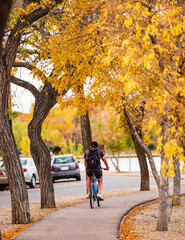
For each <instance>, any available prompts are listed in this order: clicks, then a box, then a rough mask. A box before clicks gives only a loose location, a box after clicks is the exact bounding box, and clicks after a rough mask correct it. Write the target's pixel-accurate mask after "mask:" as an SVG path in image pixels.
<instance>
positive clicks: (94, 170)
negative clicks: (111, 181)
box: [84, 141, 109, 201]
mask: <svg viewBox="0 0 185 240" xmlns="http://www.w3.org/2000/svg"><path fill="white" fill-rule="evenodd" d="M92 151H93V152H98V156H99V161H97V162H98V164H97V166H96V167H95V168H94V167H93V168H92V167H90V166H89V165H88V157H89V154H90V152H92ZM100 159H102V160H103V162H104V163H105V166H106V168H105V170H109V165H108V162H107V160H106V158H105V156H104V153H103V152H102V151H101V150H99V149H98V143H97V142H96V141H93V142H92V143H91V148H90V149H89V150H86V151H85V154H84V164H85V168H86V173H87V197H86V198H87V199H88V198H89V197H90V195H89V194H90V188H91V178H92V173H95V175H96V178H97V180H98V193H97V198H98V199H99V200H101V201H103V200H104V199H103V197H102V195H101V190H102V187H103V175H102V169H101V162H100Z"/></svg>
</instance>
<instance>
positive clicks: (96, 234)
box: [14, 190, 158, 240]
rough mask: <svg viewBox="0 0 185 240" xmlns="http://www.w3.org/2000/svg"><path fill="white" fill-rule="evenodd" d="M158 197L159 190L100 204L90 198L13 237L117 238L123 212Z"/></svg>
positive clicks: (62, 239) (28, 239)
mask: <svg viewBox="0 0 185 240" xmlns="http://www.w3.org/2000/svg"><path fill="white" fill-rule="evenodd" d="M157 197H158V192H157V190H153V191H147V192H135V193H130V194H126V195H123V196H118V197H110V198H105V200H104V201H103V202H102V203H101V207H100V208H98V207H95V208H94V209H90V206H89V201H88V200H86V201H84V202H83V203H78V204H75V205H73V206H70V207H66V208H63V209H61V210H59V211H57V212H54V213H52V214H50V215H48V216H45V217H43V218H42V219H41V220H39V221H37V222H36V223H34V224H33V225H32V226H31V227H29V228H27V229H25V230H24V231H23V232H21V233H20V234H19V235H18V236H17V237H16V238H14V239H21V240H37V239H38V240H46V239H47V240H115V239H118V238H119V226H120V221H121V219H122V216H123V215H124V214H126V213H127V212H128V211H129V210H130V209H131V208H133V207H134V206H135V205H137V204H140V203H143V202H145V201H149V200H152V199H155V198H157Z"/></svg>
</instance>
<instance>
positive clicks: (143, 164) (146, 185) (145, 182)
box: [132, 136, 150, 191]
mask: <svg viewBox="0 0 185 240" xmlns="http://www.w3.org/2000/svg"><path fill="white" fill-rule="evenodd" d="M132 138H133V141H134V145H135V150H136V154H137V157H138V160H139V166H140V173H141V184H140V191H149V190H150V177H149V171H148V165H147V160H146V156H145V152H144V151H143V149H142V148H141V147H140V145H139V144H138V142H137V140H136V139H135V137H134V136H133V137H132Z"/></svg>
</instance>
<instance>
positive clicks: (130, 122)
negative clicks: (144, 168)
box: [124, 104, 160, 189]
mask: <svg viewBox="0 0 185 240" xmlns="http://www.w3.org/2000/svg"><path fill="white" fill-rule="evenodd" d="M124 114H125V117H126V119H127V123H128V125H129V128H130V131H131V134H133V135H134V137H135V140H136V141H137V143H138V144H139V146H140V147H141V148H142V149H143V150H144V152H145V153H146V155H147V157H148V160H149V163H150V167H151V170H152V173H153V176H154V179H155V181H156V184H157V187H158V189H159V188H160V177H159V174H158V172H157V169H156V166H155V162H154V159H153V156H152V153H151V151H150V149H148V147H147V146H146V145H145V144H144V142H143V140H142V138H141V137H140V135H139V134H138V132H137V131H136V128H135V126H134V123H133V121H132V118H131V116H130V114H129V111H128V109H127V106H126V104H124Z"/></svg>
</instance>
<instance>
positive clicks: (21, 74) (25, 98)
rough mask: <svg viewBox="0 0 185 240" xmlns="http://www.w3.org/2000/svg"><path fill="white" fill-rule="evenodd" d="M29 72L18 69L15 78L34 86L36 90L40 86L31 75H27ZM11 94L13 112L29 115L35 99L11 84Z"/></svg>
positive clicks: (28, 92)
mask: <svg viewBox="0 0 185 240" xmlns="http://www.w3.org/2000/svg"><path fill="white" fill-rule="evenodd" d="M29 72H30V71H29V70H27V69H25V68H20V70H18V72H17V74H16V75H15V76H16V77H17V78H20V79H22V80H25V81H27V82H30V83H32V84H34V85H35V87H37V88H38V87H39V86H40V85H41V84H40V83H39V81H38V80H36V79H33V77H32V75H31V74H29ZM11 94H12V103H13V104H14V105H15V106H14V107H12V109H13V111H18V112H23V113H29V112H30V110H31V105H32V104H33V103H34V102H35V99H34V97H33V95H32V94H31V93H30V91H28V90H26V89H24V88H22V87H19V86H17V85H15V84H11Z"/></svg>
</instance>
